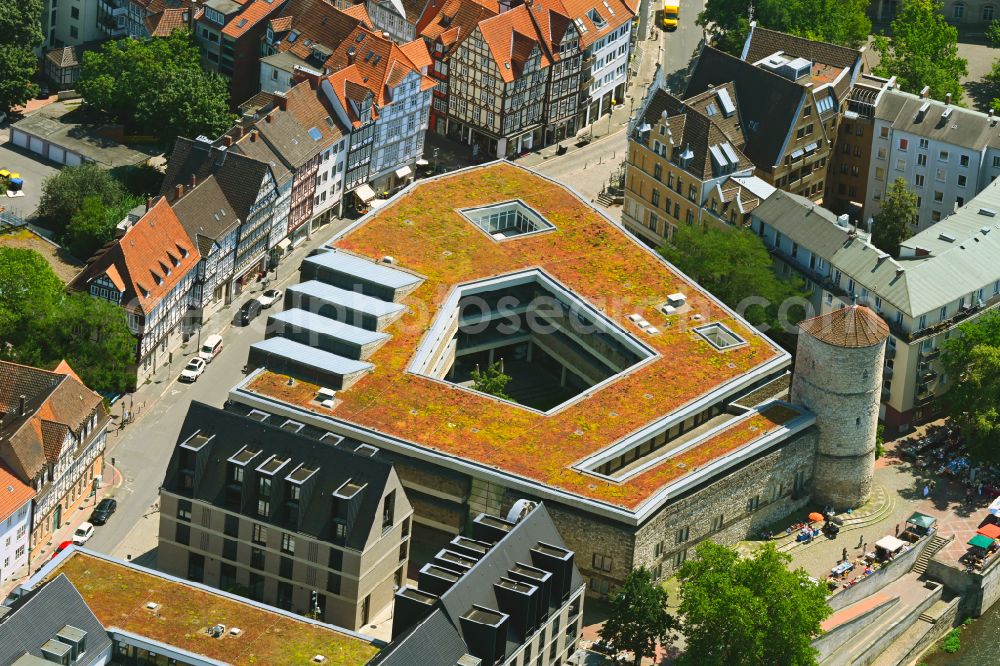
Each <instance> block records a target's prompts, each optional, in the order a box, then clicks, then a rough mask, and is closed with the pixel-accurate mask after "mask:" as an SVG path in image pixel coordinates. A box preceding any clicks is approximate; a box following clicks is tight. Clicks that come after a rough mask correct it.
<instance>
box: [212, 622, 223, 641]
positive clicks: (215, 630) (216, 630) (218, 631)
mask: <svg viewBox="0 0 1000 666" xmlns="http://www.w3.org/2000/svg"><path fill="white" fill-rule="evenodd" d="M208 635H209V636H211V637H212V638H222V637H223V636H225V635H226V625H224V624H217V625H215V626H213V627H209V628H208Z"/></svg>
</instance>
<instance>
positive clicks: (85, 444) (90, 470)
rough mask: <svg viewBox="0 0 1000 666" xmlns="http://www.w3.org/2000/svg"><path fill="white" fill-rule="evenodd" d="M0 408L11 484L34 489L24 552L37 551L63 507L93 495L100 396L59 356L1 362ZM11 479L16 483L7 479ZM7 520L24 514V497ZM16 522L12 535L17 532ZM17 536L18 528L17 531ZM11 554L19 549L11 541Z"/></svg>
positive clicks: (105, 418)
mask: <svg viewBox="0 0 1000 666" xmlns="http://www.w3.org/2000/svg"><path fill="white" fill-rule="evenodd" d="M0 376H2V377H4V381H3V382H0V414H2V416H3V423H4V438H3V440H2V441H0V461H2V464H3V465H5V466H6V468H7V469H8V470H9V471H10V473H11V474H13V475H14V476H15V477H16V478H17V479H18V480H19V481H20V485H18V486H15V487H14V488H15V490H14V491H13V492H16V493H18V495H17V496H18V497H23V496H25V495H26V494H27V491H25V490H24V488H23V486H27V487H28V488H30V489H31V490H32V491H33V493H34V503H33V505H32V507H31V510H30V511H29V512H28V513H30V520H31V523H30V527H29V531H30V534H31V546H30V549H29V552H30V555H29V557H30V556H33V555H34V554H36V553H37V552H38V551H39V550H40V549H41V547H42V546H43V545H44V544H45V543H46V541H48V540H51V538H52V537H51V534H52V532H53V531H55V530H57V529H59V528H60V527H61V526H62V524H63V523H64V522H65V521H66V520H67V518H68V516H69V514H70V513H71V512H73V511H75V510H77V509H78V508H80V507H81V506H82V505H83V504H84V503H85V501H86V500H87V499H88V498H89V497H90V496H91V491H92V490H93V489H94V480H95V479H96V478H99V477H100V476H101V473H102V470H103V468H104V449H105V444H106V437H107V428H108V424H109V423H110V421H111V419H110V417H109V415H108V412H107V410H106V409H105V408H104V403H103V400H102V399H101V396H100V395H98V394H97V393H95V392H94V391H91V390H90V389H88V388H87V387H86V386H85V385H84V384H83V382H81V381H80V379H79V378H78V377H77V376H76V373H74V372H73V369H72V368H70V367H69V365H67V364H66V363H65V362H63V363H61V364H60V365H59V366H58V367H57V368H56V369H55V370H52V371H48V370H42V369H41V368H33V367H30V366H25V365H18V364H16V363H8V362H0ZM11 485H12V486H13V485H14V484H11ZM14 503H15V504H17V505H18V508H17V511H16V512H14V513H11V514H10V515H8V516H7V520H9V521H10V522H11V527H12V526H13V525H12V523H13V522H14V521H18V522H20V521H22V520H24V519H25V515H24V513H23V512H22V505H23V502H21V501H20V500H15V502H14ZM20 529H21V528H20V527H18V528H15V533H14V536H15V538H17V537H18V535H19V534H20ZM22 536H23V535H22ZM14 555H15V557H20V554H19V553H18V551H17V549H15V553H14Z"/></svg>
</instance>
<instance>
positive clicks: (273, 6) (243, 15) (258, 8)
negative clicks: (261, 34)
mask: <svg viewBox="0 0 1000 666" xmlns="http://www.w3.org/2000/svg"><path fill="white" fill-rule="evenodd" d="M279 7H281V5H280V4H277V3H274V2H268V0H253V2H250V3H248V4H246V5H244V7H243V11H242V12H240V13H239V14H238V15H236V17H234V18H233V19H232V20H231V21H230V22H229V23H227V24H226V25H225V27H223V28H222V34H224V35H227V36H229V37H232V38H234V39H237V38H239V37H242V36H243V35H244V34H246V33H247V32H248V31H249V30H250V29H251V28H252V27H254V26H255V25H257V24H258V23H260V22H261V21H262V20H264V19H265V18H267V17H268V16H270V15H271V13H272V12H275V11H277V10H278V8H279Z"/></svg>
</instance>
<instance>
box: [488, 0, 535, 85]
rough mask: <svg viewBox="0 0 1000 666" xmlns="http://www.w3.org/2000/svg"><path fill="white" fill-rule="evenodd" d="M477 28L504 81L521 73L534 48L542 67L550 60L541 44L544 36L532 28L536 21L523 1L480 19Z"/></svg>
mask: <svg viewBox="0 0 1000 666" xmlns="http://www.w3.org/2000/svg"><path fill="white" fill-rule="evenodd" d="M479 30H480V32H481V33H482V35H483V40H484V41H485V42H486V45H487V46H488V47H489V49H490V52H491V53H492V54H493V59H494V60H495V61H496V63H497V67H498V68H499V70H500V77H501V78H502V79H503V80H504V81H505V82H506V83H511V82H512V81H514V80H515V79H517V78H518V77H520V76H521V72H523V71H524V66H525V64H526V63H527V61H528V59H529V58H530V57H531V55H532V54H533V53H534V52H535V51H536V50H537V51H538V54H539V59H540V66H541V67H543V68H544V67H548V66H549V65H551V64H552V61H551V60H550V59H549V57H548V54H547V53H546V51H545V50H544V49H543V48H542V47H541V42H542V41H543V39H544V38H543V37H542V35H541V34H539V32H538V30H537V29H536V28H535V23H534V21H532V20H531V16H530V14H529V12H528V8H527V7H526V6H525V5H520V6H518V7H516V8H514V9H511V10H510V11H507V12H504V13H503V14H500V15H499V16H494V17H493V18H488V19H486V20H485V21H481V22H480V23H479Z"/></svg>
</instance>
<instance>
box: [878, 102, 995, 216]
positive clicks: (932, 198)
mask: <svg viewBox="0 0 1000 666" xmlns="http://www.w3.org/2000/svg"><path fill="white" fill-rule="evenodd" d="M997 120H998V119H997V118H995V117H994V116H993V115H992V114H985V113H980V112H978V111H972V110H969V109H964V108H962V107H958V106H955V105H952V104H949V103H948V102H947V101H945V102H937V101H934V100H931V99H929V98H927V97H926V96H921V95H913V94H910V93H904V92H902V91H899V90H895V89H892V90H889V91H887V92H886V94H885V95H884V96H883V98H882V100H881V102H880V104H879V105H878V107H877V108H876V111H875V120H874V128H873V132H872V139H871V142H872V149H871V159H870V161H869V167H868V191H867V195H866V197H865V202H864V210H863V219H864V221H865V223H867V222H868V220H869V219H870V218H871V217H873V216H874V215H875V214H876V213H878V211H879V210H880V208H881V201H882V197H883V196H884V194H885V191H886V190H887V188H888V187H889V186H891V185H892V183H894V182H895V181H896V180H897V179H899V178H902V179H903V180H904V181H905V182H906V185H907V188H908V189H909V190H910V191H912V192H913V193H915V194H916V195H917V197H918V209H919V217H918V224H917V228H916V229H914V230H913V231H914V232H916V231H922V230H924V229H927V228H928V227H929V226H931V225H933V224H936V223H937V222H940V221H941V220H943V219H945V218H947V217H948V216H949V215H951V214H952V213H953V212H954V211H955V210H957V209H959V208H961V207H962V206H964V205H965V203H966V202H968V201H970V200H971V199H972V198H973V197H974V196H975V195H976V194H978V193H979V192H980V191H982V190H983V188H985V187H986V186H987V185H988V184H989V183H991V182H993V179H995V178H996V177H997V176H998V175H1000V129H998V128H997Z"/></svg>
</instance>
